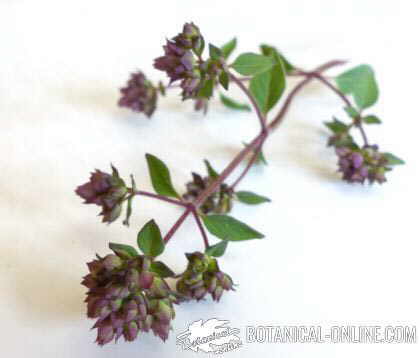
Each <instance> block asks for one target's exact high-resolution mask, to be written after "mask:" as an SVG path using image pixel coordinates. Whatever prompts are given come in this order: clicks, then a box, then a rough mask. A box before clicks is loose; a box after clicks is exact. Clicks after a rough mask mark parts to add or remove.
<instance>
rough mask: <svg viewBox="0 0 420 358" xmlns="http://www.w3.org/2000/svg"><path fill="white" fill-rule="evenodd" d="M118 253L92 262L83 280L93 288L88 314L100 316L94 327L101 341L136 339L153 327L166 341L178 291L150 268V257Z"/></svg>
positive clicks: (98, 340)
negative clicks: (175, 291)
mask: <svg viewBox="0 0 420 358" xmlns="http://www.w3.org/2000/svg"><path fill="white" fill-rule="evenodd" d="M115 253H116V255H114V254H109V255H107V256H105V257H99V256H98V257H97V259H95V260H93V261H91V262H89V263H88V268H89V274H88V275H86V276H85V277H84V278H83V282H82V284H83V285H84V286H86V287H87V288H88V289H89V291H88V292H87V298H86V300H85V301H86V302H87V315H88V317H89V318H96V319H97V321H96V323H95V325H94V326H93V328H97V330H98V336H97V343H98V344H99V345H104V344H106V343H109V342H111V341H112V340H115V341H117V340H118V339H119V338H120V337H121V336H123V337H124V339H125V340H126V341H134V340H135V339H136V338H137V336H138V334H139V332H142V331H143V332H148V331H149V330H152V331H153V333H154V334H155V335H156V336H159V337H160V338H161V339H162V340H164V341H165V340H166V339H167V338H168V334H169V330H170V329H171V324H170V323H171V320H172V319H173V318H174V317H175V311H174V307H173V304H174V303H178V300H177V297H176V294H175V293H173V292H172V291H171V290H170V288H169V286H168V284H167V283H166V282H165V280H164V279H163V278H161V277H159V276H158V275H157V274H156V273H154V272H152V271H150V265H151V259H150V258H148V257H146V256H141V255H139V256H136V257H131V256H130V255H127V254H126V253H124V252H122V251H119V250H116V251H115Z"/></svg>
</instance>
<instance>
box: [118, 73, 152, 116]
mask: <svg viewBox="0 0 420 358" xmlns="http://www.w3.org/2000/svg"><path fill="white" fill-rule="evenodd" d="M120 91H121V98H120V100H119V102H118V105H119V106H121V107H127V108H130V109H132V110H133V111H135V112H144V114H146V116H148V117H151V116H152V114H153V112H154V111H155V109H156V103H157V89H156V88H155V87H154V86H153V85H152V83H151V82H150V81H148V80H147V79H146V77H145V75H144V74H143V72H141V71H139V72H136V73H133V74H131V77H130V79H129V80H128V82H127V85H126V87H124V88H121V90H120Z"/></svg>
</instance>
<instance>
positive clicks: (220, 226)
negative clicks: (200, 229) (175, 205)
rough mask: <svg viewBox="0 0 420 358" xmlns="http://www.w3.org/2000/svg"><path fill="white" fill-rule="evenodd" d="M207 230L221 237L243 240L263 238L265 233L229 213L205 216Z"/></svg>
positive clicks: (223, 238)
mask: <svg viewBox="0 0 420 358" xmlns="http://www.w3.org/2000/svg"><path fill="white" fill-rule="evenodd" d="M203 222H204V225H205V226H206V228H207V230H208V231H210V233H212V234H213V235H214V236H217V237H218V238H219V239H222V240H227V241H243V240H251V239H262V238H263V237H264V235H263V234H261V233H259V232H258V231H256V230H254V229H253V228H251V227H249V226H248V225H246V224H244V223H243V222H241V221H239V220H236V219H234V218H233V217H231V216H228V215H207V216H204V217H203Z"/></svg>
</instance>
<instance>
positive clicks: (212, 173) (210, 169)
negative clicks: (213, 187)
mask: <svg viewBox="0 0 420 358" xmlns="http://www.w3.org/2000/svg"><path fill="white" fill-rule="evenodd" d="M204 164H205V165H206V168H207V174H208V175H209V177H210V178H214V179H216V178H217V177H218V176H219V173H217V172H216V171H215V170H214V168H213V167H212V166H211V164H210V162H209V161H208V160H207V159H205V160H204Z"/></svg>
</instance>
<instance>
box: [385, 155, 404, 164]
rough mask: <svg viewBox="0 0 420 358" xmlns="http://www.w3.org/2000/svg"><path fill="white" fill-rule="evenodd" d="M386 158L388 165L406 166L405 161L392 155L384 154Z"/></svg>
mask: <svg viewBox="0 0 420 358" xmlns="http://www.w3.org/2000/svg"><path fill="white" fill-rule="evenodd" d="M384 156H385V158H386V160H387V164H388V165H402V164H405V161H404V160H402V159H400V158H398V157H397V156H396V155H394V154H392V153H384Z"/></svg>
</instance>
